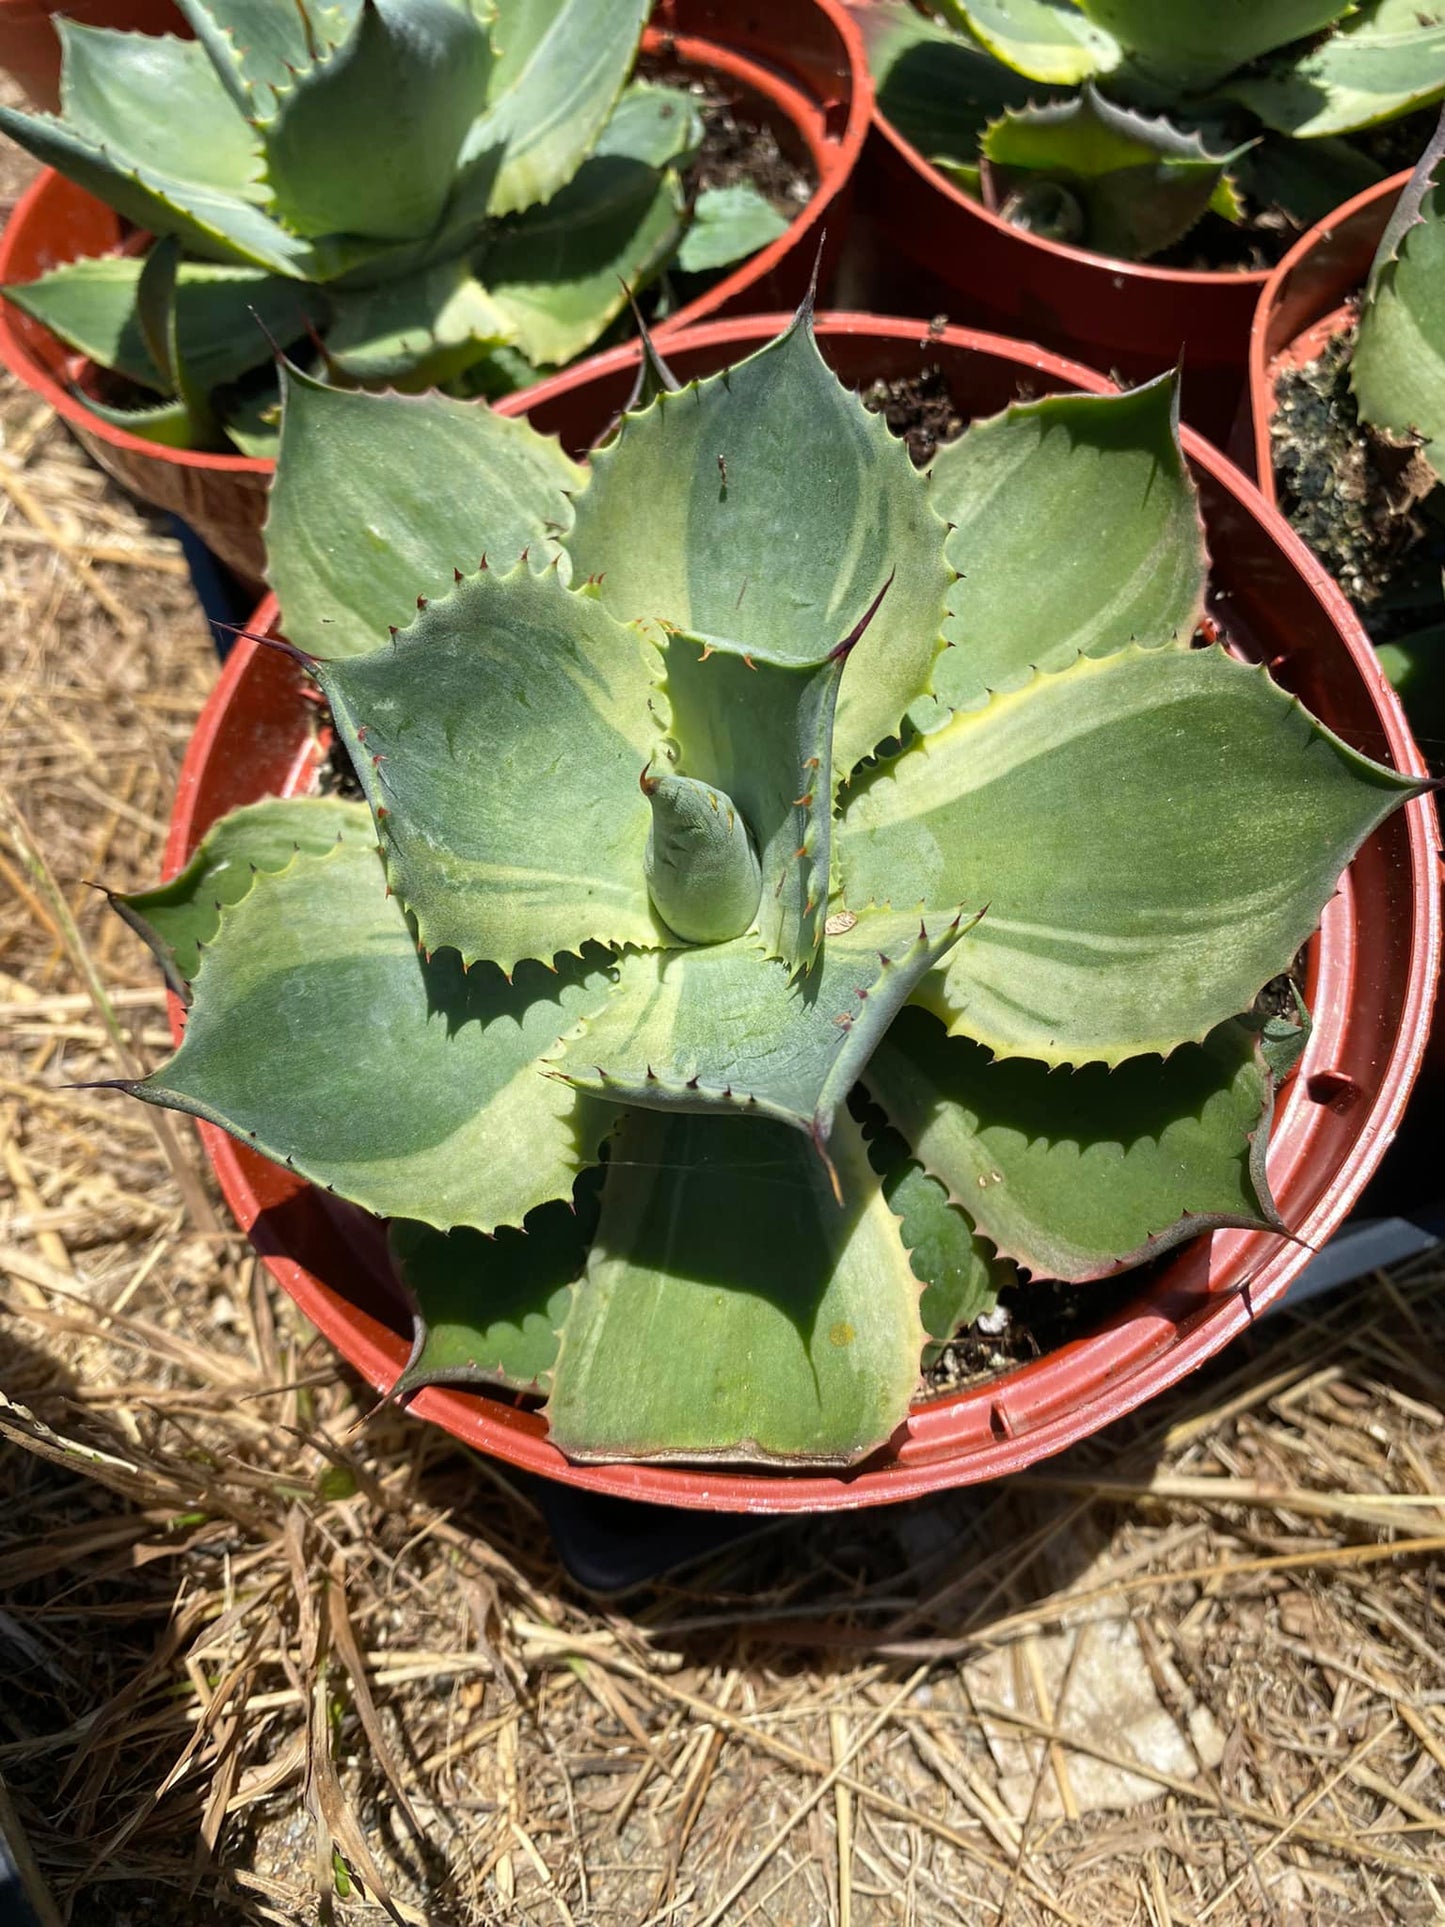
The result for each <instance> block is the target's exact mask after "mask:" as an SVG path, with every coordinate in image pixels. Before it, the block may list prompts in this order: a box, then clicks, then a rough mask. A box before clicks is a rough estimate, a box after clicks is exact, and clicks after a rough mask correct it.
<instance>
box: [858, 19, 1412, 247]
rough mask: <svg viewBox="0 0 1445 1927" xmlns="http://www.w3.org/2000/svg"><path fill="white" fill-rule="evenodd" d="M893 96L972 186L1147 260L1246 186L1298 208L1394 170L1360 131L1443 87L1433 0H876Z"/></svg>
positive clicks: (1035, 224)
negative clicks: (917, 2)
mask: <svg viewBox="0 0 1445 1927" xmlns="http://www.w3.org/2000/svg"><path fill="white" fill-rule="evenodd" d="M860 17H861V21H862V25H863V29H864V34H865V38H866V39H867V41H868V43H869V55H870V64H871V66H872V69H873V73H874V79H875V82H876V85H877V88H878V98H879V104H880V105H881V107H882V108H883V111H884V112H885V113H886V114H887V115H888V117H889V119H890V120H892V121H893V122H894V123H895V124H896V126H897V127H898V128H899V131H900V132H901V133H903V134H904V135H905V136H906V137H907V138H908V139H909V140H910V141H911V142H912V143H913V145H914V146H916V147H917V148H919V150H920V151H921V152H922V153H923V154H924V155H925V156H927V157H928V158H929V159H930V160H932V162H933V164H934V165H935V166H936V167H938V168H939V169H940V170H941V171H942V172H943V173H945V174H946V175H948V176H949V177H950V178H951V179H952V180H954V181H955V182H956V183H957V184H958V185H959V186H961V187H963V188H964V189H965V190H966V191H967V192H969V193H971V194H973V195H974V196H976V197H980V198H989V199H991V200H992V202H993V204H994V205H996V206H997V208H998V209H999V211H1000V212H1002V213H1004V214H1005V215H1006V216H1007V217H1008V218H1009V219H1011V220H1014V221H1016V222H1017V223H1018V224H1019V225H1020V226H1023V227H1026V228H1029V229H1031V230H1032V231H1035V232H1037V233H1040V234H1044V235H1046V236H1048V237H1050V238H1052V239H1055V240H1062V241H1070V242H1075V243H1077V244H1079V245H1080V246H1083V247H1087V248H1091V249H1093V250H1095V251H1096V252H1098V253H1101V254H1109V255H1114V256H1117V257H1120V258H1123V259H1126V260H1142V259H1145V258H1147V257H1148V256H1150V255H1153V254H1157V253H1158V252H1160V251H1161V250H1162V249H1165V248H1167V247H1169V246H1170V245H1171V244H1172V243H1174V242H1176V241H1179V240H1180V239H1182V238H1183V237H1184V236H1185V235H1186V234H1187V233H1188V232H1189V230H1190V229H1191V228H1192V227H1193V226H1194V225H1195V223H1196V222H1197V221H1198V220H1199V219H1200V218H1201V216H1203V215H1204V214H1205V213H1206V212H1209V211H1213V212H1214V213H1217V214H1221V215H1223V216H1224V217H1225V218H1226V219H1229V220H1233V221H1237V220H1239V219H1240V218H1241V215H1242V213H1243V206H1242V203H1241V200H1240V197H1239V192H1238V188H1239V187H1241V186H1242V187H1243V188H1244V189H1246V190H1247V192H1248V194H1249V196H1250V198H1251V199H1253V200H1254V201H1257V202H1259V203H1260V204H1262V205H1264V206H1270V205H1275V206H1278V207H1280V208H1282V209H1283V210H1285V212H1286V213H1287V214H1289V215H1290V216H1292V217H1294V218H1295V219H1296V220H1298V221H1299V222H1300V223H1302V224H1308V223H1309V222H1312V221H1315V220H1319V219H1323V218H1324V216H1325V215H1326V214H1327V213H1328V212H1329V210H1330V209H1331V208H1332V207H1335V206H1338V205H1339V203H1340V202H1341V201H1343V200H1345V199H1346V198H1347V197H1348V196H1349V195H1351V194H1354V193H1357V192H1358V191H1359V190H1360V189H1362V188H1364V187H1367V186H1369V185H1370V184H1371V183H1372V182H1373V181H1375V180H1379V179H1381V178H1382V177H1383V175H1384V173H1385V171H1386V170H1385V169H1384V168H1382V167H1380V166H1378V165H1377V164H1376V163H1375V162H1374V161H1373V160H1372V159H1371V158H1370V157H1369V156H1367V155H1366V154H1365V153H1364V152H1362V151H1361V150H1360V149H1359V147H1358V146H1357V145H1354V144H1352V143H1351V142H1350V141H1349V140H1348V139H1347V138H1346V137H1347V136H1349V135H1351V134H1357V133H1358V132H1359V131H1360V130H1362V129H1365V128H1370V127H1375V126H1377V125H1379V124H1380V123H1381V122H1384V121H1390V120H1393V119H1395V118H1397V117H1398V116H1400V115H1402V114H1406V113H1409V112H1411V111H1412V110H1413V109H1415V108H1418V107H1422V106H1424V105H1426V104H1428V103H1429V102H1430V101H1433V100H1438V99H1439V98H1440V97H1441V95H1445V7H1441V6H1438V5H1435V4H1427V5H1421V4H1420V3H1419V0H1359V3H1358V4H1357V0H1223V4H1219V3H1218V0H930V11H929V13H928V14H927V15H925V14H924V13H922V12H919V11H917V10H915V9H914V8H913V7H912V6H911V5H909V4H908V0H866V3H865V4H864V5H863V6H862V7H861V9H860Z"/></svg>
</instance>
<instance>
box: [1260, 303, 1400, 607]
mask: <svg viewBox="0 0 1445 1927" xmlns="http://www.w3.org/2000/svg"><path fill="white" fill-rule="evenodd" d="M1353 348H1354V330H1353V328H1351V329H1350V330H1349V331H1348V332H1347V333H1343V334H1339V335H1336V336H1335V338H1334V340H1333V341H1331V342H1330V344H1329V346H1328V347H1327V348H1326V349H1325V351H1324V353H1323V354H1321V355H1319V356H1317V357H1316V359H1315V360H1314V361H1311V362H1309V363H1307V364H1306V366H1305V367H1303V368H1300V369H1297V370H1294V371H1292V372H1291V373H1289V374H1287V375H1285V376H1283V377H1282V378H1281V380H1280V382H1279V384H1278V391H1277V393H1278V408H1277V411H1276V414H1275V418H1274V421H1273V424H1272V426H1271V430H1270V432H1271V435H1272V437H1273V442H1274V466H1275V476H1276V479H1277V481H1278V484H1279V490H1280V505H1281V507H1282V508H1283V510H1284V513H1285V514H1286V516H1287V517H1288V518H1289V520H1290V522H1291V523H1292V524H1293V526H1294V527H1295V529H1297V530H1298V532H1299V533H1300V534H1301V535H1302V536H1303V537H1304V539H1305V541H1306V542H1308V543H1309V545H1310V547H1311V548H1312V549H1313V550H1314V552H1315V554H1316V555H1317V556H1319V558H1320V560H1321V561H1322V562H1324V563H1325V565H1326V566H1327V567H1328V568H1329V570H1330V573H1331V574H1332V575H1333V576H1334V578H1335V580H1336V581H1337V582H1338V583H1339V585H1340V587H1341V588H1342V589H1343V590H1344V592H1345V594H1346V595H1347V596H1348V597H1349V598H1350V601H1351V602H1352V603H1354V605H1355V607H1356V608H1357V609H1358V610H1359V611H1360V613H1361V615H1362V616H1364V617H1365V618H1366V626H1367V627H1369V628H1370V630H1371V633H1372V636H1373V639H1374V640H1375V641H1376V642H1377V643H1378V642H1385V641H1388V640H1390V635H1391V633H1392V625H1391V621H1390V619H1389V617H1388V616H1387V615H1386V613H1385V611H1384V610H1383V608H1382V605H1383V603H1384V602H1385V600H1386V599H1387V597H1389V595H1390V593H1391V591H1392V590H1393V589H1394V588H1395V587H1396V586H1397V585H1398V584H1399V582H1400V578H1401V576H1402V574H1404V573H1405V572H1407V571H1408V570H1409V568H1410V567H1411V566H1412V558H1413V554H1414V551H1416V550H1417V549H1418V548H1419V547H1420V545H1421V544H1422V543H1423V542H1424V540H1425V539H1426V537H1427V535H1428V534H1429V532H1430V525H1429V521H1428V519H1427V517H1426V515H1425V514H1424V512H1423V508H1422V505H1423V504H1424V502H1425V500H1426V498H1427V497H1428V496H1429V495H1430V493H1431V492H1432V490H1433V488H1434V485H1435V478H1434V475H1433V473H1432V472H1431V470H1430V468H1429V466H1428V464H1427V463H1426V462H1425V461H1424V460H1423V459H1422V458H1421V456H1420V455H1419V453H1418V451H1417V450H1416V449H1415V448H1413V447H1411V446H1404V447H1401V446H1398V445H1397V444H1395V443H1393V442H1391V441H1389V440H1387V439H1386V437H1385V436H1383V435H1381V434H1378V433H1377V432H1376V431H1375V430H1374V429H1373V428H1371V427H1370V426H1369V425H1368V424H1367V423H1364V422H1362V421H1361V420H1360V418H1359V414H1358V411H1357V410H1356V407H1355V398H1354V395H1353V394H1352V392H1351V390H1350V358H1351V354H1352V352H1353ZM1372 618H1379V619H1372Z"/></svg>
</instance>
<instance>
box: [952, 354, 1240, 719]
mask: <svg viewBox="0 0 1445 1927" xmlns="http://www.w3.org/2000/svg"><path fill="white" fill-rule="evenodd" d="M932 483H933V504H934V507H935V508H936V509H937V510H938V512H939V514H940V515H941V516H942V517H943V519H944V520H945V521H946V522H948V523H950V524H952V527H951V529H950V532H949V536H948V544H947V548H946V549H945V554H946V555H947V558H948V560H949V561H950V562H951V563H952V564H953V566H954V568H955V569H957V570H958V571H959V572H960V574H959V580H958V581H957V582H955V583H954V585H953V589H952V592H951V594H950V597H949V609H950V614H949V619H948V621H947V623H946V624H945V625H944V631H943V633H944V636H945V637H946V638H947V640H948V641H949V642H950V643H951V644H952V645H953V646H952V648H950V649H948V650H947V651H946V652H945V653H944V655H943V656H942V657H941V658H940V660H939V663H938V666H937V668H936V669H935V670H934V675H933V680H934V687H935V689H936V690H937V693H938V703H936V704H933V705H931V706H930V705H928V704H921V705H919V706H918V708H917V709H916V710H915V712H914V720H915V721H916V722H917V723H918V724H919V725H920V727H923V728H929V727H932V726H933V725H934V724H935V723H936V722H937V721H940V720H942V716H941V713H940V711H939V707H938V704H946V705H947V706H948V708H950V709H966V708H973V707H975V706H977V705H978V704H979V703H981V702H983V701H985V700H986V698H987V694H988V692H989V691H992V690H1002V689H1016V688H1017V687H1018V686H1019V685H1020V684H1021V683H1023V682H1026V681H1027V680H1028V679H1029V676H1030V675H1031V674H1032V672H1033V671H1034V670H1036V669H1062V668H1064V667H1066V666H1067V664H1069V663H1070V662H1072V661H1073V659H1074V657H1075V656H1077V655H1081V654H1082V655H1088V656H1103V655H1108V654H1109V653H1110V651H1111V650H1114V649H1121V648H1123V647H1124V645H1125V644H1126V643H1129V642H1135V641H1137V642H1139V643H1141V644H1143V646H1144V647H1146V648H1165V647H1168V646H1170V645H1171V644H1172V645H1174V646H1175V647H1177V648H1181V649H1185V648H1188V646H1189V641H1190V638H1191V637H1192V636H1193V634H1194V631H1195V628H1196V627H1197V625H1198V622H1199V618H1200V615H1201V614H1202V612H1203V608H1204V574H1205V553H1204V529H1203V524H1202V523H1201V521H1200V517H1199V502H1198V497H1197V494H1196V491H1195V488H1194V483H1193V480H1192V479H1191V477H1190V474H1189V470H1188V468H1187V466H1186V465H1185V461H1184V456H1183V452H1182V450H1181V449H1180V446H1179V384H1178V380H1177V378H1176V377H1175V376H1173V375H1161V376H1160V377H1159V378H1158V379H1157V380H1156V381H1151V382H1147V383H1145V385H1144V386H1143V387H1142V388H1135V389H1132V390H1130V392H1129V393H1127V394H1123V395H1048V396H1046V397H1045V398H1044V399H1043V400H1042V401H1033V402H1021V403H1016V404H1015V405H1014V406H1013V407H1011V408H1009V409H1007V410H1006V411H1005V412H1004V413H1003V414H1002V415H996V416H994V418H993V419H992V420H991V421H981V422H975V423H973V424H972V426H971V427H970V428H969V429H968V430H967V431H966V433H965V434H963V435H962V436H960V437H959V439H958V440H957V441H955V442H950V443H948V444H947V446H945V447H943V448H940V449H939V450H938V452H937V454H936V455H935V456H934V458H933V469H932ZM1040 529H1048V530H1049V532H1050V541H1051V544H1053V545H1055V546H1054V547H1053V548H1052V549H1051V559H1050V563H1049V566H1048V567H1047V568H1040V567H1039V531H1040Z"/></svg>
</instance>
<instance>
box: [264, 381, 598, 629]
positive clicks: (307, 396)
mask: <svg viewBox="0 0 1445 1927" xmlns="http://www.w3.org/2000/svg"><path fill="white" fill-rule="evenodd" d="M281 385H282V393H283V396H284V410H283V414H282V428H281V459H280V462H279V464H278V466H277V471H276V481H275V484H274V486H273V488H272V491H271V506H270V514H269V518H268V520H267V523H266V553H267V559H268V575H269V579H270V582H271V586H272V588H273V589H274V590H275V591H276V593H277V595H278V596H279V597H280V599H281V609H282V613H283V615H284V617H285V621H286V633H287V634H288V635H289V636H290V637H291V638H292V640H293V641H294V642H296V643H298V644H299V645H300V646H301V647H302V648H303V649H307V650H310V651H311V652H312V653H313V654H315V655H319V656H325V657H326V658H328V659H329V660H333V661H334V660H335V659H337V658H338V657H342V656H357V655H366V654H368V653H369V652H370V651H371V650H373V649H375V648H376V647H377V646H378V644H380V643H382V642H384V641H385V639H386V633H387V629H388V627H389V626H397V627H399V626H400V625H401V624H402V623H404V622H408V621H409V620H410V619H411V617H412V616H413V615H414V614H415V612H416V598H417V596H418V595H426V596H438V595H441V594H443V593H444V591H445V590H446V589H447V588H448V586H449V585H450V584H451V582H452V579H453V572H454V571H455V570H457V569H461V570H462V571H463V572H464V573H465V572H468V571H470V570H472V569H475V568H476V566H477V564H478V562H479V561H480V560H481V557H482V555H483V553H484V552H488V551H489V552H490V553H491V554H492V555H493V556H495V557H496V558H497V559H498V561H499V562H500V563H502V565H503V566H506V565H507V564H509V563H510V562H511V561H512V560H513V559H514V558H515V557H517V556H518V555H520V554H521V553H522V551H523V550H524V549H526V548H527V547H528V545H529V544H530V545H531V548H532V553H533V560H534V561H535V563H536V564H537V566H539V567H545V566H546V565H547V564H548V563H549V562H550V561H552V559H553V558H554V557H556V556H559V555H561V554H562V551H561V550H560V549H559V548H558V547H557V545H556V542H555V541H554V540H553V537H554V536H557V535H560V534H562V533H563V532H564V531H565V530H566V529H567V527H568V526H569V525H570V523H571V520H572V509H571V504H570V502H569V500H568V494H567V491H571V490H573V489H576V488H579V487H580V486H581V483H582V476H583V471H582V470H581V469H579V468H578V467H577V466H576V465H575V463H573V462H570V461H569V460H568V459H567V457H566V456H565V455H564V454H563V453H562V451H561V449H560V448H559V447H558V446H557V444H556V442H555V441H550V440H548V439H547V437H545V436H543V435H539V434H538V433H537V431H536V430H535V429H534V428H530V427H529V426H528V425H527V423H526V422H524V421H510V420H508V419H507V418H506V417H504V416H501V415H494V414H493V413H492V412H491V410H490V409H488V408H484V407H482V406H481V405H480V404H478V403H475V402H459V401H451V400H449V399H448V398H447V397H446V396H443V395H419V396H414V397H413V396H401V395H361V394H355V393H352V392H349V391H348V390H345V389H340V388H330V387H327V386H326V385H325V384H323V383H321V382H318V381H313V380H312V379H311V378H310V377H309V376H308V375H303V374H301V373H300V372H299V371H298V370H296V369H295V368H286V369H284V370H283V373H282V384H281ZM565 566H566V560H565V557H564V558H563V561H562V567H564V568H565Z"/></svg>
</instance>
